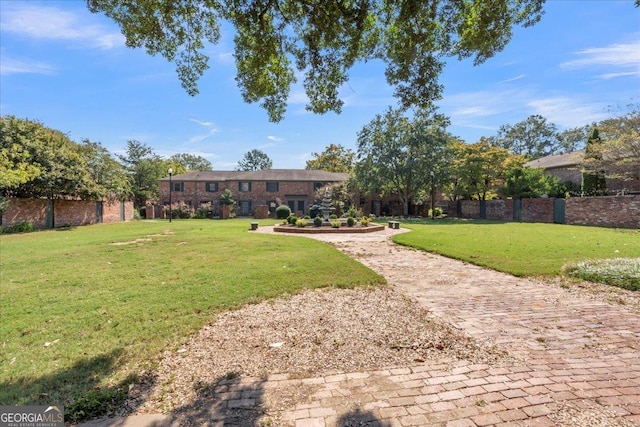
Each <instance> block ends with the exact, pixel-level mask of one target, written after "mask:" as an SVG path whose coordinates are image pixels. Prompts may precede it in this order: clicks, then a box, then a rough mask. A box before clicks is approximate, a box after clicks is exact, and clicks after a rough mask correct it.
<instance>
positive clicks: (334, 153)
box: [306, 144, 355, 172]
mask: <svg viewBox="0 0 640 427" xmlns="http://www.w3.org/2000/svg"><path fill="white" fill-rule="evenodd" d="M311 155H312V156H313V159H311V160H307V165H306V169H315V170H325V171H329V172H349V171H350V170H351V168H352V167H353V157H354V156H355V153H354V152H353V150H350V149H349V148H345V147H343V146H342V145H341V144H338V145H336V144H329V145H328V146H327V148H325V149H324V151H323V152H322V153H311Z"/></svg>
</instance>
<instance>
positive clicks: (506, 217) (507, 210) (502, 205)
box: [453, 199, 513, 221]
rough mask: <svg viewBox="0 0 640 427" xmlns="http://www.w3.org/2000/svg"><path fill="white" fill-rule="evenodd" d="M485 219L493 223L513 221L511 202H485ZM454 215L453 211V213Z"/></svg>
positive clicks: (500, 200)
mask: <svg viewBox="0 0 640 427" xmlns="http://www.w3.org/2000/svg"><path fill="white" fill-rule="evenodd" d="M485 203H486V207H487V219H490V220H493V221H511V220H512V219H513V200H502V199H498V200H487V201H486V202H485ZM453 212H454V214H455V210H454V211H453Z"/></svg>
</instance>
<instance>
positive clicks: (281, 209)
mask: <svg viewBox="0 0 640 427" xmlns="http://www.w3.org/2000/svg"><path fill="white" fill-rule="evenodd" d="M289 215H291V208H289V206H287V205H280V206H278V207H277V208H276V218H278V219H285V218H289Z"/></svg>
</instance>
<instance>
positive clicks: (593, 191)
mask: <svg viewBox="0 0 640 427" xmlns="http://www.w3.org/2000/svg"><path fill="white" fill-rule="evenodd" d="M601 145H602V140H601V139H600V133H599V132H598V129H597V128H594V129H593V131H592V132H591V135H590V136H589V139H588V140H587V145H586V147H585V154H584V157H585V162H586V163H589V162H595V163H598V162H600V161H601V160H602V151H601ZM606 194H607V182H606V180H605V178H604V170H603V169H599V170H586V169H585V170H583V171H582V195H583V196H604V195H606Z"/></svg>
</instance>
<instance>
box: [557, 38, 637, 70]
mask: <svg viewBox="0 0 640 427" xmlns="http://www.w3.org/2000/svg"><path fill="white" fill-rule="evenodd" d="M575 55H579V56H580V58H579V59H574V60H572V61H566V62H563V63H562V64H560V67H561V68H563V69H569V70H574V69H581V68H591V67H607V68H608V69H610V68H615V69H621V70H626V71H621V72H611V73H606V74H602V75H600V76H599V77H600V78H604V79H609V78H614V77H620V76H628V75H636V76H640V41H635V42H631V43H614V44H611V45H609V46H606V47H595V48H589V49H585V50H581V51H578V52H575Z"/></svg>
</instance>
